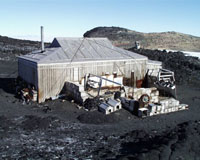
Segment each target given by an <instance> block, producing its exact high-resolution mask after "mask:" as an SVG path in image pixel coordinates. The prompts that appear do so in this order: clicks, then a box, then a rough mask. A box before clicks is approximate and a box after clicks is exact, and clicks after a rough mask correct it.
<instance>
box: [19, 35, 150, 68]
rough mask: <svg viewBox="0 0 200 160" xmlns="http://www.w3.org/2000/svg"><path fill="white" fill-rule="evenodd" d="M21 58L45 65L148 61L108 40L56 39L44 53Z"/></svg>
mask: <svg viewBox="0 0 200 160" xmlns="http://www.w3.org/2000/svg"><path fill="white" fill-rule="evenodd" d="M19 58H22V59H26V60H29V61H33V62H36V63H39V64H43V63H62V62H65V63H66V62H69V63H72V62H83V61H106V60H124V59H147V57H145V56H142V55H139V54H136V53H134V52H130V51H127V50H124V49H121V48H118V47H115V46H113V45H112V43H111V42H110V41H109V40H108V39H107V38H61V37H59V38H54V40H53V42H52V43H51V45H50V47H49V48H46V49H45V51H44V52H41V51H35V52H32V53H29V54H27V55H23V56H20V57H19Z"/></svg>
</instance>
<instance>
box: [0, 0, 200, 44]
mask: <svg viewBox="0 0 200 160" xmlns="http://www.w3.org/2000/svg"><path fill="white" fill-rule="evenodd" d="M199 6H200V2H199V1H198V0H191V1H189V0H148V1H146V0H118V1H117V2H116V0H109V1H108V0H84V1H83V0H66V1H64V0H57V1H56V0H43V1H40V0H29V1H26V0H6V1H3V2H1V10H0V18H1V21H2V24H1V30H0V31H1V32H0V35H1V36H7V37H12V38H17V39H27V40H36V41H40V26H44V38H45V42H51V41H52V40H53V38H54V37H83V34H84V33H85V32H86V31H88V30H91V29H93V28H95V27H104V26H106V27H111V26H115V27H121V28H127V29H130V30H134V31H137V32H144V33H160V32H179V33H183V34H189V35H193V36H196V37H200V30H199V28H200V22H199V21H198V15H200V10H199ZM5 15H6V16H5Z"/></svg>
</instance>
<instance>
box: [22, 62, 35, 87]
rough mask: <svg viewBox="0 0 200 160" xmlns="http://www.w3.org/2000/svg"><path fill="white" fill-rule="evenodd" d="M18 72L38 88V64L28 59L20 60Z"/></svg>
mask: <svg viewBox="0 0 200 160" xmlns="http://www.w3.org/2000/svg"><path fill="white" fill-rule="evenodd" d="M18 74H19V76H20V77H21V78H22V79H23V80H25V81H26V82H28V83H30V84H33V85H34V86H35V87H36V88H37V82H38V78H37V75H38V74H37V64H36V63H33V62H31V61H28V60H24V59H20V58H19V60H18Z"/></svg>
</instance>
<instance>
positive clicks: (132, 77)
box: [131, 70, 135, 87]
mask: <svg viewBox="0 0 200 160" xmlns="http://www.w3.org/2000/svg"><path fill="white" fill-rule="evenodd" d="M134 78H135V77H134V70H132V71H131V87H134Z"/></svg>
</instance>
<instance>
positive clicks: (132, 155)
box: [0, 54, 200, 160]
mask: <svg viewBox="0 0 200 160" xmlns="http://www.w3.org/2000/svg"><path fill="white" fill-rule="evenodd" d="M175 55H176V54H175ZM163 56H165V55H164V54H163ZM155 57H156V56H155ZM174 58H177V59H178V61H177V65H180V67H179V68H180V71H181V72H182V73H183V74H185V75H186V76H189V75H188V73H189V71H187V69H188V68H189V67H190V65H184V63H181V62H182V61H184V59H182V58H183V57H182V56H178V57H177V56H175V57H174ZM165 60H166V58H163V62H165ZM169 62H170V61H167V62H166V67H169V66H171V65H172V64H171V63H169ZM172 62H173V61H172ZM197 62H198V61H197ZM168 63H169V64H168ZM173 63H174V62H173ZM188 63H189V62H188ZM192 64H193V63H192ZM16 68H17V62H15V61H14V62H12V65H11V62H4V61H1V62H0V71H1V73H2V75H1V78H0V139H1V140H0V159H95V160H96V159H145V160H146V159H149V160H151V159H152V160H156V159H163V160H165V159H171V160H174V159H180V160H184V159H185V160H188V159H195V160H198V159H200V138H199V136H200V116H199V113H200V105H199V104H200V85H199V84H200V83H198V84H197V81H195V83H192V82H193V81H184V83H181V82H182V81H181V80H179V79H177V81H178V82H179V84H178V86H177V94H178V99H179V100H180V101H181V103H186V104H189V110H185V111H179V112H174V113H170V114H164V115H158V116H153V117H147V118H144V119H140V118H137V117H135V116H133V115H132V114H131V113H129V112H128V111H126V110H124V109H122V110H120V111H118V112H115V113H113V114H110V115H108V116H105V115H103V114H102V113H100V112H98V111H93V112H87V111H85V110H84V109H79V108H78V107H77V106H76V104H74V103H72V102H69V101H63V100H55V101H47V102H45V103H42V104H37V103H31V104H25V105H23V104H22V102H20V100H19V99H17V98H16V97H15V95H14V92H15V88H14V81H15V79H14V78H13V77H14V76H15V75H14V74H12V73H13V72H14V73H17V72H16ZM169 68H170V67H169ZM174 68H176V67H174ZM195 68H196V67H195ZM190 70H191V71H193V70H194V68H193V69H190ZM177 71H178V70H177ZM177 71H176V72H177ZM194 72H195V73H196V72H197V73H199V71H198V65H197V70H196V69H195V71H194ZM177 78H179V76H177ZM186 79H187V78H186ZM189 82H190V83H189ZM47 105H48V106H49V108H50V109H51V110H48V111H46V106H47Z"/></svg>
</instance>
